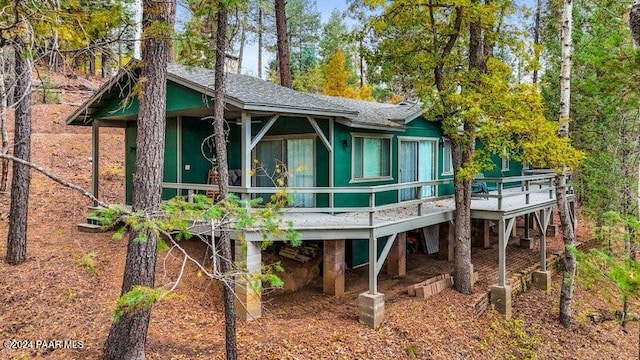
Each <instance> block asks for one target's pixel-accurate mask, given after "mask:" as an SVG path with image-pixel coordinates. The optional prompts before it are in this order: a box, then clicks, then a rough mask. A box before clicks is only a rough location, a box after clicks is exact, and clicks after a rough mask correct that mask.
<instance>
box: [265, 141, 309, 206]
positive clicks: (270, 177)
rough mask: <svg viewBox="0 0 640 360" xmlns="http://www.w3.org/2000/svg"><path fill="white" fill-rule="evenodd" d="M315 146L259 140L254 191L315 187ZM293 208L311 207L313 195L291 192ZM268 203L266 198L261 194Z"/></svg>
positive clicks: (294, 142)
mask: <svg viewBox="0 0 640 360" xmlns="http://www.w3.org/2000/svg"><path fill="white" fill-rule="evenodd" d="M314 145H315V142H314V139H312V138H300V139H274V140H262V141H260V142H259V143H258V145H257V146H256V150H255V156H254V158H255V159H257V164H256V169H255V174H256V177H255V178H256V181H255V185H256V186H257V187H276V186H281V185H280V184H282V185H285V186H290V187H313V186H314V185H315V178H314V176H315V166H314V165H315V161H314V158H315V154H314V148H315V146H314ZM290 195H291V197H292V198H293V206H297V207H313V206H314V196H313V194H297V193H296V192H295V191H294V192H292V193H291V194H290ZM262 198H263V199H265V200H268V199H269V198H270V195H269V194H262Z"/></svg>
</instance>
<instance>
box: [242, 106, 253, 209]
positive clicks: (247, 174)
mask: <svg viewBox="0 0 640 360" xmlns="http://www.w3.org/2000/svg"><path fill="white" fill-rule="evenodd" d="M240 121H241V123H240V162H241V163H240V169H241V171H242V177H241V178H240V184H241V185H242V187H243V188H250V187H251V115H250V114H249V113H248V112H246V111H243V112H242V116H241V119H240ZM241 197H242V198H243V199H245V200H247V199H249V198H250V195H249V194H242V196H241Z"/></svg>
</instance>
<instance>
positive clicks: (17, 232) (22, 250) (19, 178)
mask: <svg viewBox="0 0 640 360" xmlns="http://www.w3.org/2000/svg"><path fill="white" fill-rule="evenodd" d="M21 21H22V22H23V23H24V19H21ZM24 24H25V26H24V27H23V32H24V34H23V35H22V38H21V39H20V41H18V42H17V44H16V47H15V71H16V95H17V97H18V101H17V103H16V105H15V109H14V111H15V129H14V136H13V142H14V145H13V155H14V156H15V157H17V158H19V159H22V160H25V161H30V160H31V62H30V60H29V58H28V56H29V51H28V49H27V46H28V45H29V42H30V34H29V27H28V26H26V23H24ZM30 183H31V171H30V168H29V167H28V166H26V165H23V164H18V163H14V164H13V177H12V179H11V206H10V208H9V214H10V215H9V234H8V237H7V257H6V261H7V263H8V264H11V265H18V264H22V263H23V262H24V261H25V260H26V256H27V215H28V209H29V185H30Z"/></svg>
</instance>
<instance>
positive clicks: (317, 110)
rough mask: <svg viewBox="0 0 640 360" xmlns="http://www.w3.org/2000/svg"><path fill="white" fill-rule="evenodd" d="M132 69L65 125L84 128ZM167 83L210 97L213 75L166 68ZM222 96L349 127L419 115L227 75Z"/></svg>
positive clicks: (398, 125)
mask: <svg viewBox="0 0 640 360" xmlns="http://www.w3.org/2000/svg"><path fill="white" fill-rule="evenodd" d="M133 68H134V67H133V66H130V67H128V69H124V70H121V71H120V72H119V73H118V74H116V76H115V77H114V78H113V79H111V80H110V81H108V82H107V83H106V84H105V85H104V86H102V87H101V88H100V90H98V91H97V92H96V94H94V96H93V97H91V98H90V99H89V100H87V101H86V102H85V103H84V104H83V105H82V106H81V107H80V108H79V109H78V110H76V111H75V112H74V113H73V114H72V115H71V116H70V117H69V118H68V119H67V123H68V124H71V123H74V124H79V123H85V124H86V123H87V120H91V115H92V114H93V113H94V110H95V109H96V108H99V107H100V106H102V104H103V103H104V101H105V99H103V97H106V96H107V95H106V94H109V93H110V89H111V88H112V87H114V86H116V84H117V83H118V82H119V81H121V80H124V81H129V80H128V79H126V78H125V77H127V76H131V70H132V69H133ZM167 79H168V80H169V81H173V82H175V83H178V84H181V85H183V86H186V87H188V88H191V89H193V90H195V91H198V92H200V93H202V94H206V95H213V86H214V71H213V70H211V69H204V68H198V67H190V66H185V65H178V64H169V65H168V66H167ZM225 94H226V96H227V102H228V103H230V104H231V105H234V106H236V107H238V108H240V109H243V110H249V111H252V110H253V111H277V112H283V113H292V114H309V115H324V116H335V117H336V118H337V119H338V121H340V122H342V123H344V124H345V125H348V126H353V127H372V128H392V129H402V128H404V124H405V123H406V122H407V121H410V120H413V119H414V118H416V117H417V116H419V115H420V114H421V108H420V105H419V104H401V105H391V104H382V103H377V102H372V101H361V100H353V99H345V98H339V97H332V96H325V95H315V94H308V93H303V92H300V91H296V90H293V89H289V88H286V87H283V86H280V85H277V84H273V83H270V82H267V81H264V80H261V79H259V78H256V77H253V76H249V75H240V74H232V73H228V74H227V78H226V83H225ZM110 96H113V95H110ZM82 120H84V121H82Z"/></svg>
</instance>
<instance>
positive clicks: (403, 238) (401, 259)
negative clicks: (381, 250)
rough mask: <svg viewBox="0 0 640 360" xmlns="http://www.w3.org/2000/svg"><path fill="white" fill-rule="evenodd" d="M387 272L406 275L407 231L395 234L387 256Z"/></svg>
mask: <svg viewBox="0 0 640 360" xmlns="http://www.w3.org/2000/svg"><path fill="white" fill-rule="evenodd" d="M387 273H388V274H389V275H395V276H405V275H407V233H406V232H401V233H399V234H398V235H397V236H396V239H395V241H394V242H393V245H391V250H390V251H389V255H388V256H387Z"/></svg>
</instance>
